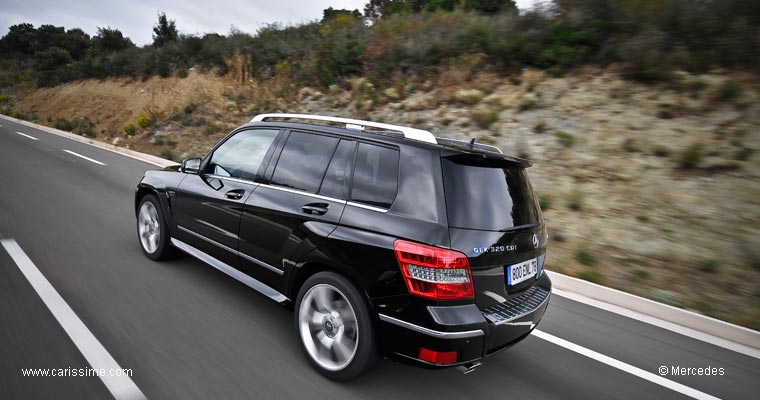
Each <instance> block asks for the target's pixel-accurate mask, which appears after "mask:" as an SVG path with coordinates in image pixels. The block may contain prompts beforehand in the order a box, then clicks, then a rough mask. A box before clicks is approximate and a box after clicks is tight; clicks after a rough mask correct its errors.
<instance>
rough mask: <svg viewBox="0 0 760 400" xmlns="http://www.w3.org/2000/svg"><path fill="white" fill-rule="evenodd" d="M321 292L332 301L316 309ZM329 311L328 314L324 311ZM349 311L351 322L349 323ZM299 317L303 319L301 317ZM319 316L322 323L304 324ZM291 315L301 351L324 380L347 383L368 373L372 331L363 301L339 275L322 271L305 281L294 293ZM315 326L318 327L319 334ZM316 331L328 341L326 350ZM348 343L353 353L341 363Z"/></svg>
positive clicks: (373, 351) (372, 351)
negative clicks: (329, 345)
mask: <svg viewBox="0 0 760 400" xmlns="http://www.w3.org/2000/svg"><path fill="white" fill-rule="evenodd" d="M324 293H332V294H333V296H334V297H329V296H328V297H325V298H332V301H327V302H326V303H329V304H330V306H329V307H327V308H324V307H323V308H322V309H321V310H320V307H319V306H318V305H317V303H318V302H319V301H318V300H317V299H316V296H319V297H320V298H322V294H324ZM304 299H306V303H304ZM344 299H345V302H344ZM302 305H303V307H302ZM329 310H332V312H326V311H329ZM352 312H353V316H354V317H355V318H354V320H355V323H352V322H351V313H352ZM302 315H303V316H304V317H305V318H301V317H302ZM319 315H322V324H314V323H309V322H307V321H308V320H313V319H314V318H311V317H312V316H316V319H319ZM294 316H295V318H294V319H295V326H296V332H297V333H298V337H299V339H300V340H299V341H300V343H301V350H303V352H304V355H305V356H306V359H307V360H308V361H309V363H310V364H311V365H312V367H314V369H316V370H317V371H318V372H319V373H320V374H322V375H324V376H326V377H327V378H330V379H333V380H336V381H348V380H351V379H354V378H356V377H357V376H359V375H361V374H362V373H364V372H366V371H368V370H369V369H371V368H372V367H373V366H374V365H375V363H376V362H377V347H376V339H375V332H374V329H373V326H372V325H373V324H372V318H371V314H370V311H369V306H368V305H367V301H366V300H365V298H364V296H363V295H362V294H361V293H360V292H359V291H358V290H357V289H356V287H355V286H354V285H353V284H352V283H351V282H349V281H348V280H347V279H346V278H344V277H342V276H341V275H338V274H336V273H334V272H327V271H326V272H320V273H317V274H315V275H313V276H311V277H310V278H309V279H307V280H306V282H304V284H303V286H302V287H301V289H300V290H299V292H298V297H297V298H296V303H295V307H294ZM317 326H321V331H320V328H318V327H317ZM320 332H321V335H322V338H323V339H325V338H326V340H328V341H329V340H332V342H330V343H331V344H332V347H330V348H329V349H328V346H327V345H325V344H324V343H323V342H321V341H320V340H318V339H317V335H319V334H320ZM330 334H332V335H333V336H330ZM350 343H355V351H353V353H352V356H351V357H350V358H348V357H345V360H342V358H343V357H342V355H343V354H345V353H346V351H345V349H346V348H347V347H350ZM339 353H343V354H339ZM333 358H334V359H335V360H333ZM341 360H342V361H343V362H341ZM333 362H334V364H333Z"/></svg>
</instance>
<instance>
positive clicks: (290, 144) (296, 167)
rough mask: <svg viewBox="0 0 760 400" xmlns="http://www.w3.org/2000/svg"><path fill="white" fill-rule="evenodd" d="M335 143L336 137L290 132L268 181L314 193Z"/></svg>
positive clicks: (333, 150)
mask: <svg viewBox="0 0 760 400" xmlns="http://www.w3.org/2000/svg"><path fill="white" fill-rule="evenodd" d="M337 145H338V139H337V138H333V137H328V136H321V135H312V134H308V133H301V132H291V133H290V136H289V137H288V141H287V142H286V143H285V147H283V149H282V154H281V155H280V160H279V161H278V162H277V167H276V168H275V170H274V175H273V176H272V184H273V185H278V186H284V187H287V188H291V189H298V190H303V191H306V192H311V193H316V192H317V190H319V185H320V183H322V177H323V176H324V175H325V170H327V164H329V163H330V158H332V155H333V153H334V152H335V147H336V146H337Z"/></svg>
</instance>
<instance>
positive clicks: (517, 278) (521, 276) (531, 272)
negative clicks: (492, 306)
mask: <svg viewBox="0 0 760 400" xmlns="http://www.w3.org/2000/svg"><path fill="white" fill-rule="evenodd" d="M537 272H538V262H537V261H536V259H535V258H533V259H530V260H528V261H523V262H521V263H519V264H515V265H509V266H507V285H510V286H511V285H516V284H518V283H520V282H524V281H526V280H528V279H529V278H532V277H534V276H536V273H537Z"/></svg>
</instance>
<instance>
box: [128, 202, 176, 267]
mask: <svg viewBox="0 0 760 400" xmlns="http://www.w3.org/2000/svg"><path fill="white" fill-rule="evenodd" d="M170 240H171V238H170V237H169V227H168V226H167V225H166V218H165V217H164V211H163V209H162V208H161V203H160V202H159V201H158V197H156V196H155V195H152V194H149V195H146V196H145V197H143V198H142V200H140V205H139V206H138V207H137V241H138V242H139V243H140V248H141V249H142V251H143V253H145V256H146V257H148V258H150V259H151V260H154V261H158V260H164V259H167V258H169V257H171V256H173V255H174V247H172V245H171V243H170Z"/></svg>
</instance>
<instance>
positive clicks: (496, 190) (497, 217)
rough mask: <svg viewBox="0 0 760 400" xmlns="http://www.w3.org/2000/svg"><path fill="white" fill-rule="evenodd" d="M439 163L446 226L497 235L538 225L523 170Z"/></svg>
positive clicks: (511, 166) (473, 162)
mask: <svg viewBox="0 0 760 400" xmlns="http://www.w3.org/2000/svg"><path fill="white" fill-rule="evenodd" d="M442 162H443V164H442V165H443V184H444V190H445V192H446V211H447V214H448V216H449V226H451V227H456V228H466V229H480V230H490V231H499V230H506V229H510V228H514V227H518V226H522V225H531V224H538V223H540V222H541V221H540V219H541V214H540V213H539V211H538V206H537V202H536V199H535V195H534V194H533V189H532V188H531V186H530V182H529V181H528V175H527V174H526V173H525V168H523V167H521V166H519V165H514V164H506V163H504V162H498V161H497V162H494V161H484V160H482V159H481V160H465V159H455V158H453V157H452V158H444V159H443V161H442Z"/></svg>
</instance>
